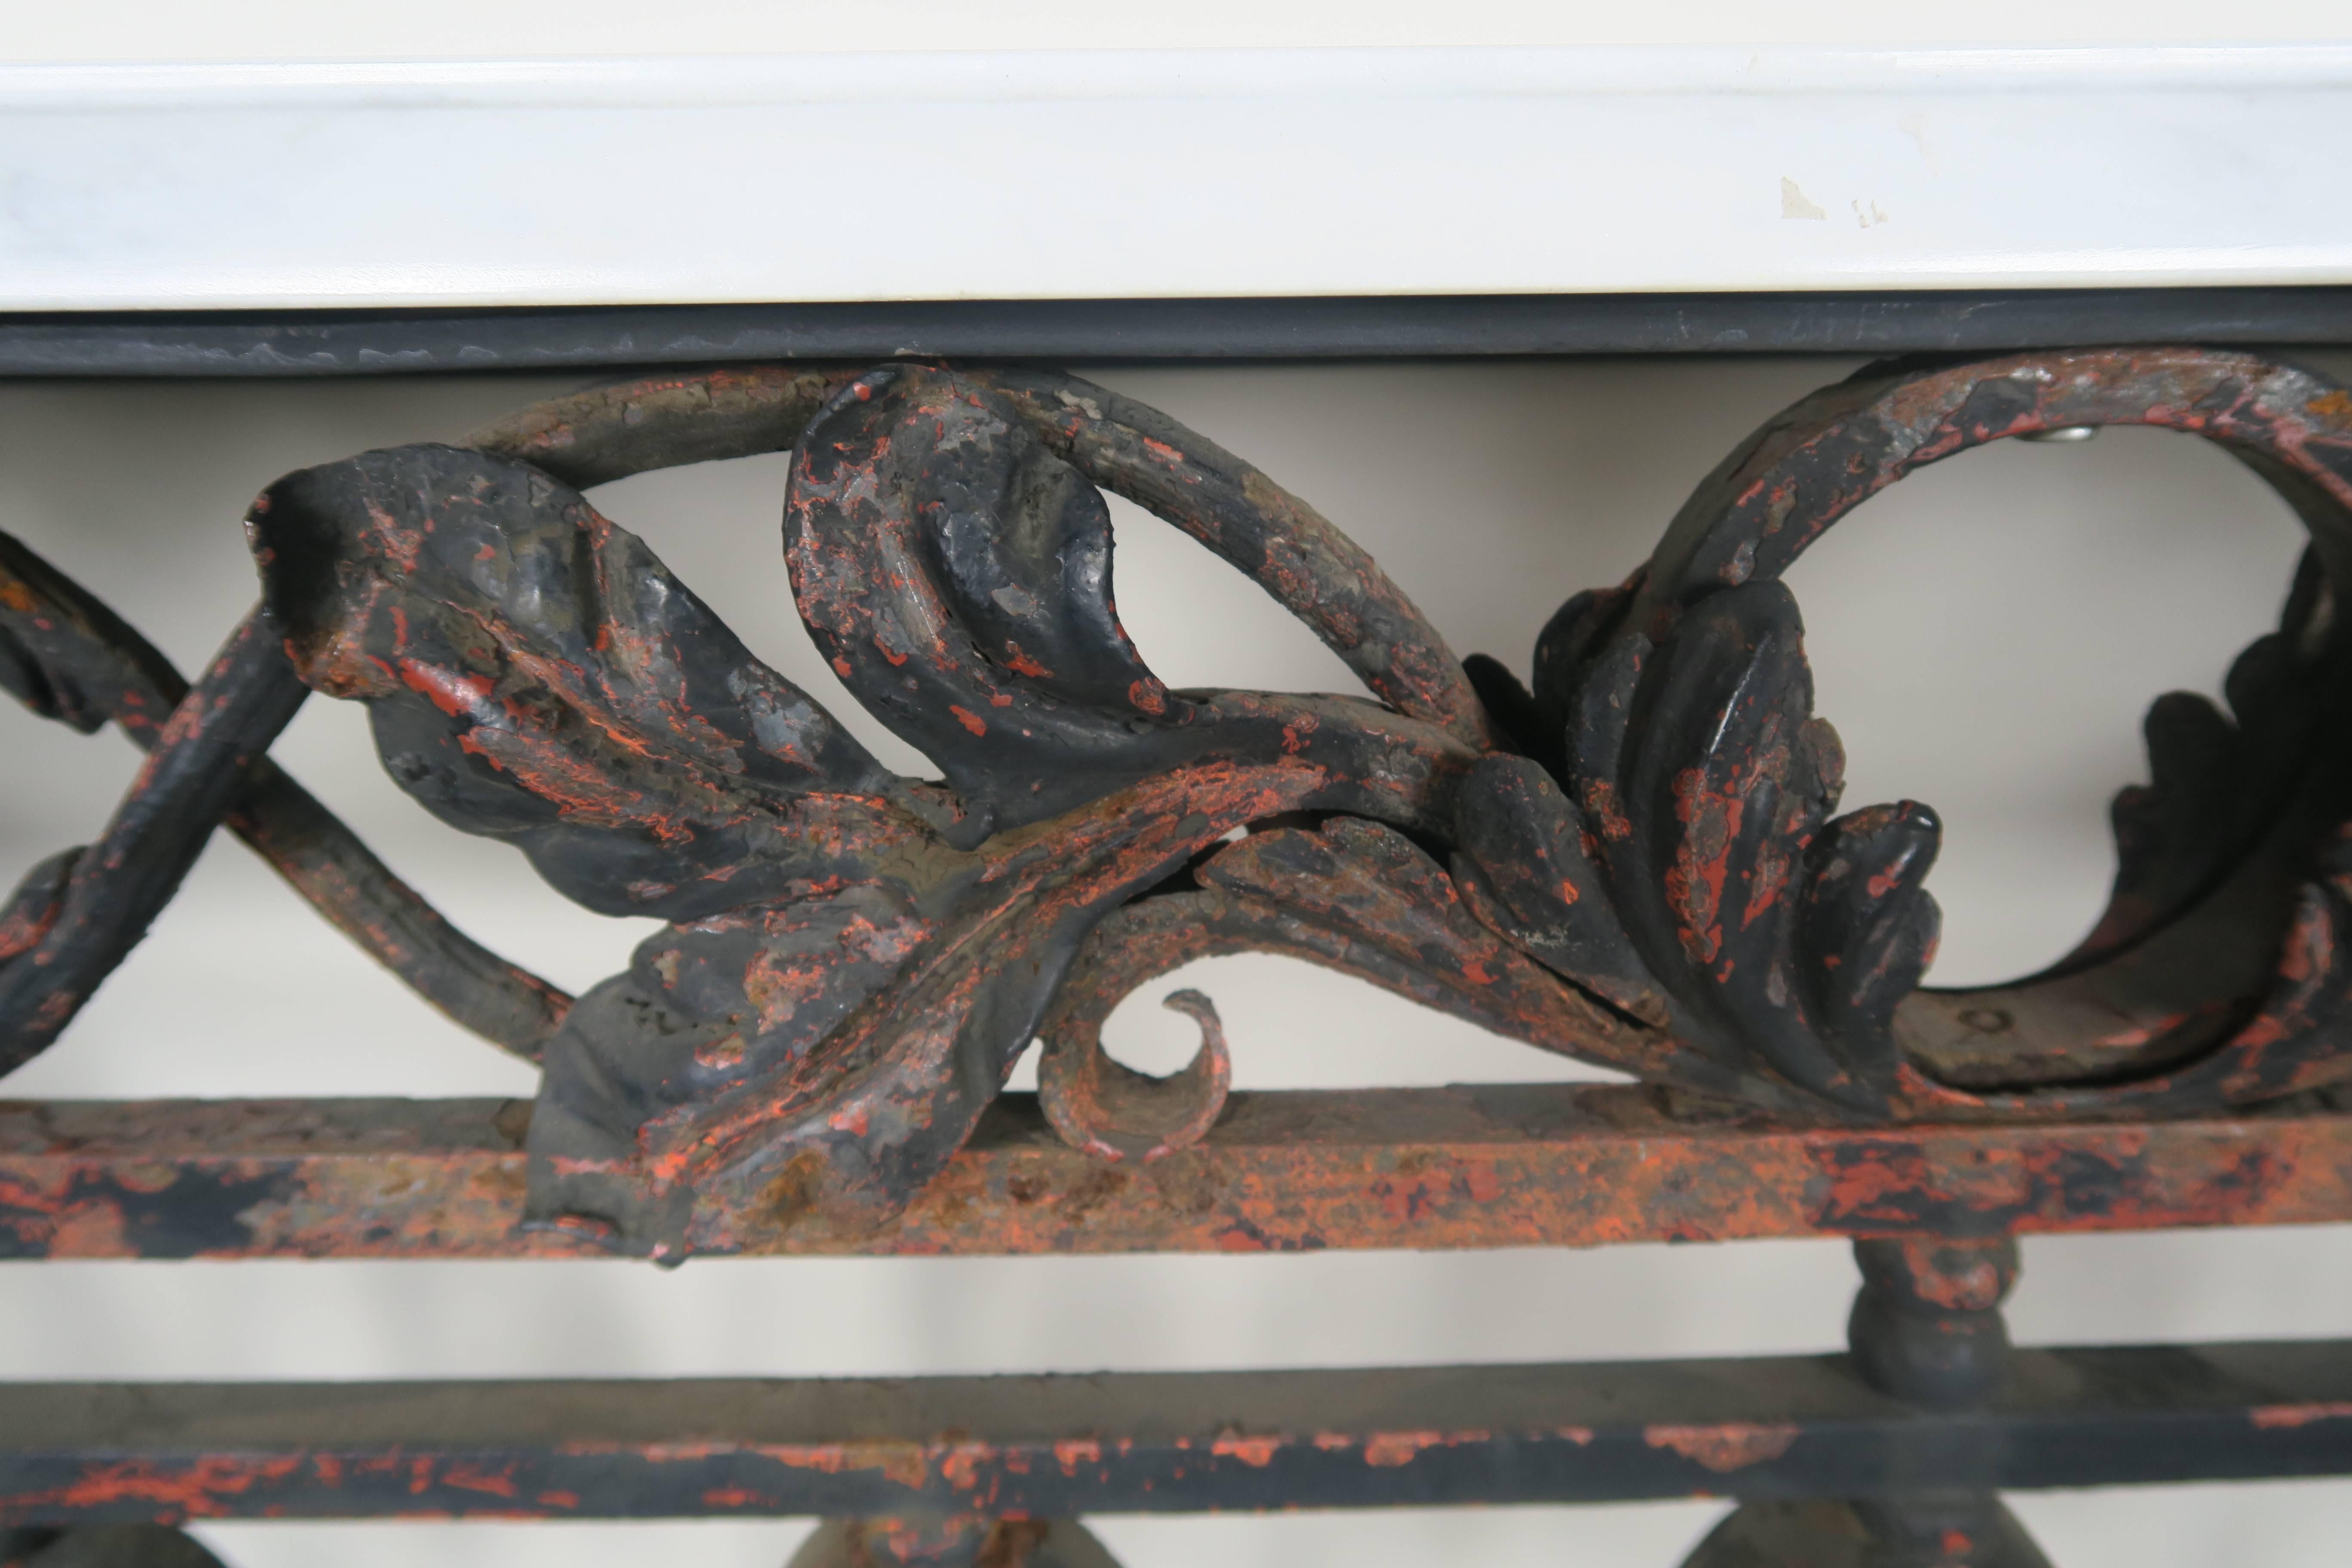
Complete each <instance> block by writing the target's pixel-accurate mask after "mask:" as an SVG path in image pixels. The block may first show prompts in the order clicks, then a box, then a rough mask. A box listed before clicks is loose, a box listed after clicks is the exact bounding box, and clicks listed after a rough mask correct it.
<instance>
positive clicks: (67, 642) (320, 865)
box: [0, 533, 572, 1061]
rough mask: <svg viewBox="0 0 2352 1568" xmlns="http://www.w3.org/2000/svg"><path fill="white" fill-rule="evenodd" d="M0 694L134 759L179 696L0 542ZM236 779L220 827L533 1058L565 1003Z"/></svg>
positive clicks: (378, 954) (295, 801)
mask: <svg viewBox="0 0 2352 1568" xmlns="http://www.w3.org/2000/svg"><path fill="white" fill-rule="evenodd" d="M0 686H5V687H6V688H7V689H8V690H9V691H10V692H11V693H13V694H14V695H16V697H17V698H18V700H21V701H23V702H24V703H25V704H26V706H27V707H29V708H31V709H32V710H34V711H35V712H37V713H39V714H41V715H43V716H44V717H47V718H53V719H57V720H58V721H61V722H65V723H68V724H71V725H73V726H74V727H75V728H76V729H78V730H80V731H82V732H83V733H85V734H87V733H89V732H90V731H94V730H96V729H97V728H98V727H99V726H100V724H103V723H105V722H107V721H113V722H114V724H115V725H116V726H117V727H118V728H120V729H121V731H122V732H123V734H124V735H126V736H127V737H129V738H130V740H131V742H132V743H133V744H135V745H137V746H138V747H139V748H140V749H141V750H142V751H152V749H153V748H154V746H155V744H156V742H157V741H158V739H159V738H160V737H161V735H162V732H163V722H164V721H165V720H166V719H167V718H168V717H169V716H170V714H171V712H172V710H173V708H175V707H176V706H177V705H178V704H179V702H180V700H182V699H183V698H184V697H185V696H186V695H187V690H188V688H187V682H186V681H185V680H184V679H182V678H181V675H180V672H179V671H178V670H176V669H174V668H173V667H172V664H171V661H170V660H169V659H167V658H164V657H163V654H162V653H161V652H160V651H158V650H157V649H156V648H155V647H153V646H152V644H150V643H149V642H148V641H147V640H146V638H144V637H141V636H140V635H139V633H138V632H137V631H136V630H134V629H133V628H132V627H131V626H129V625H128V624H126V623H125V622H124V621H123V620H122V619H121V617H120V616H116V615H115V614H114V613H113V612H112V611H111V610H110V609H109V608H108V607H107V606H106V605H104V604H103V603H102V602H100V600H99V599H98V598H97V597H96V595H92V594H90V593H89V591H88V590H87V589H85V588H83V587H82V586H81V585H80V584H78V583H76V582H74V581H73V580H72V579H71V578H69V577H68V576H67V575H66V574H64V573H62V572H59V571H58V570H57V569H56V568H55V567H53V566H51V565H50V564H49V563H47V561H44V560H43V559H42V558H41V557H40V556H38V555H37V554H36V553H34V552H32V551H31V550H29V549H27V548H26V546H25V545H24V544H22V543H21V542H18V541H16V540H15V539H13V538H11V537H9V536H8V535H6V534H5V533H0ZM249 774H250V776H249V778H248V780H247V784H245V786H244V788H243V789H242V790H241V791H240V792H239V793H238V795H236V799H235V800H233V801H232V802H231V803H230V805H229V807H228V810H227V811H226V813H225V814H224V815H223V816H222V818H221V820H222V823H223V824H224V825H225V826H226V827H227V828H228V829H229V830H230V831H231V832H233V833H235V834H236V836H237V837H239V838H241V839H243V840H245V842H246V843H247V844H248V845H250V846H251V847H253V849H254V850H255V852H256V853H257V854H259V855H260V856H261V858H263V859H264V860H265V861H267V862H268V865H269V867H270V868H271V869H272V870H274V871H276V872H277V873H278V875H279V876H280V877H282V878H284V879H285V880H286V881H287V883H288V884H289V886H291V887H292V888H293V889H294V890H295V891H296V892H297V893H299V894H300V895H301V896H302V898H303V899H304V900H306V901H307V902H309V903H310V906H311V907H312V908H313V909H315V910H318V911H319V912H320V914H321V915H323V916H325V917H326V919H327V921H328V923H330V924H331V925H332V926H334V927H335V929H336V930H338V931H341V932H342V933H343V934H344V935H345V936H346V937H348V938H350V939H351V940H352V942H355V943H357V944H358V946H359V947H360V949H361V950H362V952H366V953H367V954H368V955H369V956H370V957H371V958H373V959H374V960H375V961H376V962H377V963H381V964H383V966H384V967H385V968H387V969H389V970H391V971H392V973H394V975H395V976H397V977H398V978H399V979H400V980H401V981H402V983H403V984H406V985H407V986H408V987H409V988H410V989H411V990H413V991H415V992H416V993H417V994H419V995H421V996H423V997H424V998H425V1000H426V1001H427V1002H429V1003H431V1004H432V1005H434V1006H436V1007H437V1008H439V1009H440V1010H441V1011H442V1012H443V1013H444V1014H446V1015H447V1016H449V1017H450V1018H451V1019H453V1020H454V1021H456V1022H457V1023H458V1024H459V1025H462V1026H464V1027H466V1028H467V1029H470V1030H472V1031H473V1032H474V1033H475V1034H478V1035H479V1036H481V1037H484V1038H485V1039H487V1040H488V1041H490V1042H491V1043H492V1044H494V1045H497V1046H499V1047H502V1048H504V1049H506V1050H509V1051H512V1052H513V1053H515V1054H516V1055H517V1056H520V1057H522V1058H525V1059H526V1060H530V1061H537V1060H538V1059H539V1056H540V1052H541V1049H542V1048H543V1047H544V1046H545V1044H546V1041H547V1037H549V1036H550V1035H551V1034H553V1033H554V1031H555V1027H556V1026H557V1025H558V1024H559V1023H561V1022H562V1017H563V1012H564V1009H565V1008H567V1007H569V1006H570V1005H571V1004H572V998H571V997H570V996H568V995H566V994H564V993H563V992H562V991H561V990H559V989H557V988H556V987H555V986H553V985H551V984H548V983H547V982H546V981H544V980H541V979H540V978H539V977H538V976H537V975H535V974H532V973H530V972H529V971H527V970H524V969H521V968H519V967H517V966H516V965H514V964H511V963H508V962H507V961H506V960H504V959H502V958H500V957H499V956H498V954H496V953H494V952H490V951H489V950H488V949H487V948H485V947H483V946H481V945H480V944H479V943H478V942H475V941H473V939H472V938H470V937H468V936H467V935H466V934H465V932H463V931H458V930H457V928H456V927H454V926H452V925H451V924H450V923H449V922H448V921H447V920H446V919H445V918H444V917H443V916H442V914H441V913H440V911H439V910H436V909H434V908H433V906H432V905H430V904H428V903H426V902H425V900H424V899H423V898H421V897H419V896H418V894H417V893H416V892H415V889H412V888H410V887H409V886H408V885H407V884H406V883H405V882H404V881H402V880H401V879H399V878H398V877H396V876H394V874H393V872H392V870H391V869H390V868H388V867H386V866H385V865H384V864H383V861H381V860H379V859H377V858H375V856H374V855H373V854H372V853H371V852H370V851H369V849H368V847H367V846H366V845H364V844H362V843H361V842H360V840H359V838H358V837H357V836H356V835H354V834H353V833H352V830H351V829H350V828H349V827H347V826H344V825H343V824H342V822H341V821H340V820H339V819H338V818H337V817H336V816H335V815H334V814H333V813H332V812H331V811H329V810H328V809H327V808H326V807H325V806H324V805H321V804H320V802H319V800H318V799H317V797H316V796H314V795H311V794H310V792H309V791H308V790H306V789H304V788H303V787H302V786H301V785H300V784H297V783H295V782H294V780H293V779H291V778H290V777H289V776H288V775H287V774H286V773H284V772H283V771H282V770H281V769H279V768H278V765H277V764H276V763H272V762H270V761H268V759H267V758H263V759H261V760H260V761H258V762H257V763H254V764H253V766H252V767H251V769H250V770H249ZM31 886H32V880H31V879H28V881H27V883H26V887H25V888H24V889H20V895H21V894H22V893H24V892H27V891H29V890H30V889H31ZM0 929H5V928H0ZM0 950H5V937H0Z"/></svg>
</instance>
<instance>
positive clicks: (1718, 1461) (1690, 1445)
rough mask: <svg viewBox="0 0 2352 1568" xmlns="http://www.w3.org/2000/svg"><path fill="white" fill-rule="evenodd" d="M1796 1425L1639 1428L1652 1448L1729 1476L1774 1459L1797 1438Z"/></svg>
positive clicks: (1736, 1424) (1735, 1422)
mask: <svg viewBox="0 0 2352 1568" xmlns="http://www.w3.org/2000/svg"><path fill="white" fill-rule="evenodd" d="M1797 1436H1798V1428H1797V1427H1795V1426H1787V1425H1771V1426H1764V1425H1757V1424H1752V1423H1749V1422H1745V1421H1727V1422H1723V1423H1720V1424H1717V1425H1715V1426H1644V1427H1643V1428H1642V1441H1643V1442H1644V1443H1647V1444H1648V1445H1649V1446H1650V1447H1653V1448H1671V1449H1673V1450H1674V1451H1675V1453H1677V1454H1680V1455H1681V1456H1682V1457H1683V1458H1685V1459H1688V1460H1690V1461H1691V1462H1692V1463H1694V1464H1696V1465H1701V1466H1704V1467H1705V1468H1707V1469H1710V1470H1713V1471H1714V1472H1715V1473H1716V1474H1717V1475H1718V1476H1723V1475H1729V1474H1730V1473H1731V1472H1732V1471H1734V1470H1743V1469H1746V1468H1748V1466H1750V1465H1760V1464H1762V1463H1764V1462H1765V1461H1766V1460H1768V1459H1777V1458H1780V1456H1781V1455H1783V1454H1785V1453H1787V1452H1788V1451H1789V1446H1790V1444H1792V1443H1794V1442H1795V1441H1796V1440H1797Z"/></svg>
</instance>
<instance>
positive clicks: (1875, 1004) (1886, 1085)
mask: <svg viewBox="0 0 2352 1568" xmlns="http://www.w3.org/2000/svg"><path fill="white" fill-rule="evenodd" d="M1942 837H1943V825H1942V824H1941V823H1939V822H1937V819H1936V814H1935V813H1934V812H1932V811H1930V810H1928V809H1927V807H1926V806H1924V805H1919V804H1918V803H1917V802H1916V801H1902V802H1899V803H1897V804H1895V805H1874V806H1871V807H1868V808H1867V809H1865V810H1862V811H1856V812H1852V813H1849V814H1848V815H1846V816H1841V817H1839V818H1837V819H1836V820H1835V821H1833V822H1832V823H1830V824H1829V825H1828V826H1825V827H1824V828H1822V833H1821V837H1819V838H1818V839H1817V840H1815V842H1814V844H1813V847H1812V849H1811V853H1810V856H1809V860H1810V862H1811V875H1810V877H1809V879H1808V882H1807V886H1806V889H1805V900H1804V921H1803V931H1802V937H1801V959H1802V962H1803V964H1804V968H1805V971H1806V973H1808V974H1809V975H1810V976H1811V982H1812V986H1813V990H1814V994H1815V996H1816V998H1817V1001H1818V1005H1819V1008H1820V1020H1821V1030H1822V1037H1823V1039H1824V1040H1825V1042H1826V1043H1827V1044H1828V1046H1829V1047H1830V1049H1831V1050H1832V1052H1833V1053H1834V1054H1835V1055H1836V1056H1837V1058H1838V1059H1839V1060H1840V1061H1842V1062H1843V1064H1844V1065H1845V1067H1846V1068H1847V1069H1848V1070H1849V1071H1851V1072H1853V1074H1854V1075H1855V1076H1856V1077H1858V1078H1861V1079H1863V1080H1864V1081H1865V1082H1867V1083H1870V1084H1872V1085H1874V1086H1875V1087H1876V1089H1878V1091H1879V1092H1880V1093H1882V1094H1885V1093H1890V1092H1892V1090H1893V1089H1894V1085H1895V1070H1896V1068H1897V1067H1898V1066H1899V1065H1900V1063H1901V1052H1900V1050H1899V1049H1898V1048H1897V1047H1896V1046H1895V1033H1894V1024H1895V1007H1896V1006H1897V1005H1899V1004H1900V1003H1901V1002H1902V1000H1903V999H1904V998H1905V997H1906V996H1908V995H1909V994H1911V993H1912V992H1914V991H1916V990H1917V989H1918V988H1919V982H1920V980H1921V979H1922V978H1923V977H1924V976H1925V975H1926V974H1927V966H1928V965H1929V964H1930V963H1933V962H1935V957H1936V940H1937V935H1938V934H1939V933H1940V931H1942V928H1943V916H1942V914H1941V912H1940V911H1939V910H1937V907H1936V900H1935V899H1934V898H1933V897H1931V896H1930V895H1929V894H1928V892H1927V889H1926V888H1925V887H1923V886H1922V885H1921V884H1922V883H1923V882H1924V881H1925V880H1926V878H1927V871H1928V868H1930V867H1932V866H1934V865H1935V863H1936V850H1937V846H1938V845H1939V844H1940V842H1941V840H1942Z"/></svg>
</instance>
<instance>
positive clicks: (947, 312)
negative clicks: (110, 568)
mask: <svg viewBox="0 0 2352 1568" xmlns="http://www.w3.org/2000/svg"><path fill="white" fill-rule="evenodd" d="M2146 342H2192V343H2211V344H2233V345H2251V344H2294V343H2304V344H2326V343H2336V344H2341V343H2352V289H2344V288H2319V287H2314V288H2273V289H2024V290H2013V291H2007V292H1978V291H1971V292H1954V291H1945V290H1920V291H1916V292H1915V291H1905V292H1885V293H1779V294H1520V295H1469V296H1423V297H1401V298H1328V297H1326V298H1312V299H1288V300H1285V299H1236V300H1197V299H1195V300H896V301H878V302H875V303H860V304H813V305H792V304H740V305H668V306H604V307H597V308H593V309H556V310H548V309H539V310H310V311H284V312H197V313H186V312H166V311H142V312H125V313H117V314H106V315H94V314H30V315H21V314H20V315H7V316H0V375H12V376H34V375H127V376H282V375H381V374H398V373H403V372H412V373H413V372H446V371H476V370H508V371H531V370H565V369H593V368H599V367H615V366H623V365H651V364H678V363H718V362H727V361H748V360H794V359H851V360H877V359H888V358H892V357H894V356H897V355H901V354H923V355H944V356H950V357H958V356H961V357H974V358H990V359H1051V360H1195V359H1355V358H1386V357H1412V356H1423V355H1475V354H1603V353H1838V354H1888V353H1922V352H1930V353H1932V352H1955V353H1990V352H1999V351H2001V350H2008V349H2025V348H2066V347H2082V346H2088V345H2092V344H2111V343H2146Z"/></svg>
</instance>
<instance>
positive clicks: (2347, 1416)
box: [2247, 1399, 2352, 1432]
mask: <svg viewBox="0 0 2352 1568" xmlns="http://www.w3.org/2000/svg"><path fill="white" fill-rule="evenodd" d="M2247 1418H2248V1419H2249V1420H2251V1421H2252V1422H2253V1424H2254V1427H2255V1429H2256V1430H2257V1431H2263V1432H2276V1431H2280V1430H2289V1431H2291V1430H2293V1429H2294V1428H2295V1427H2298V1426H2309V1425H2311V1423H2313V1422H2314V1421H2345V1420H2352V1400H2344V1399H2336V1400H2329V1401H2327V1402H2326V1403H2324V1404H2318V1405H2257V1406H2256V1407H2255V1408H2254V1409H2253V1410H2252V1411H2250V1412H2248V1413H2247Z"/></svg>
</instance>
